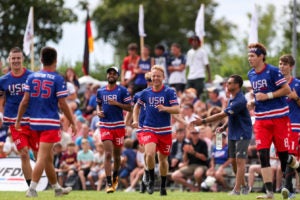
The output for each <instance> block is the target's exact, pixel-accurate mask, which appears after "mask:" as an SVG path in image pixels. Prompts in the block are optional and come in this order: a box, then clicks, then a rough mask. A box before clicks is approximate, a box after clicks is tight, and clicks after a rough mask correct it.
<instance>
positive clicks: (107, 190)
mask: <svg viewBox="0 0 300 200" xmlns="http://www.w3.org/2000/svg"><path fill="white" fill-rule="evenodd" d="M114 192H115V189H114V188H113V187H112V186H108V187H107V188H106V193H114Z"/></svg>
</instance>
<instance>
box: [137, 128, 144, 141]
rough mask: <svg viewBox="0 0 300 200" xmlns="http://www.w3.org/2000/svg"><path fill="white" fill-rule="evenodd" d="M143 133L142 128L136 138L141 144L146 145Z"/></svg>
mask: <svg viewBox="0 0 300 200" xmlns="http://www.w3.org/2000/svg"><path fill="white" fill-rule="evenodd" d="M143 135H144V132H143V131H142V130H138V131H137V133H136V138H137V140H138V142H139V144H140V145H144V141H143V139H142V138H143Z"/></svg>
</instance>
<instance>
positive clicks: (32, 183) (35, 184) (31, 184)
mask: <svg viewBox="0 0 300 200" xmlns="http://www.w3.org/2000/svg"><path fill="white" fill-rule="evenodd" d="M37 185H38V183H36V182H34V181H31V183H30V186H29V187H30V188H31V189H34V190H36V187H37Z"/></svg>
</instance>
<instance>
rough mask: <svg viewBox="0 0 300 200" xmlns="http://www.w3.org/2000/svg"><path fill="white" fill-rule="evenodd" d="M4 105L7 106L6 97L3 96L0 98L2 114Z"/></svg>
mask: <svg viewBox="0 0 300 200" xmlns="http://www.w3.org/2000/svg"><path fill="white" fill-rule="evenodd" d="M4 104H5V96H4V95H2V96H0V112H1V113H3V112H4Z"/></svg>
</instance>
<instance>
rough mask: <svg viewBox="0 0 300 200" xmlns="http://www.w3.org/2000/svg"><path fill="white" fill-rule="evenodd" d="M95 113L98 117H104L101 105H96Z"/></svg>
mask: <svg viewBox="0 0 300 200" xmlns="http://www.w3.org/2000/svg"><path fill="white" fill-rule="evenodd" d="M96 109H97V115H98V117H100V118H103V117H105V115H104V112H103V110H102V106H101V105H99V104H98V105H97V108H96Z"/></svg>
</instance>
